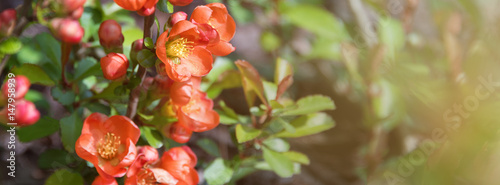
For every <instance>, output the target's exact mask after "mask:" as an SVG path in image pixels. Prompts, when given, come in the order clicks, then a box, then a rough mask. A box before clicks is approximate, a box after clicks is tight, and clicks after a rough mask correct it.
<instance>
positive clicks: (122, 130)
mask: <svg viewBox="0 0 500 185" xmlns="http://www.w3.org/2000/svg"><path fill="white" fill-rule="evenodd" d="M139 136H140V130H139V128H138V127H137V126H136V125H135V124H134V122H132V120H130V119H129V118H127V117H125V116H118V115H117V116H111V117H110V118H108V117H107V116H106V115H104V114H101V113H93V114H91V115H90V116H89V117H87V119H85V121H84V123H83V128H82V134H81V135H80V137H79V138H78V140H77V141H76V145H75V150H76V154H78V156H80V157H81V158H82V159H85V160H87V161H89V162H91V163H92V164H94V166H95V168H96V170H97V172H98V173H99V175H101V176H102V177H103V178H106V179H110V178H113V177H121V176H123V175H125V173H126V172H127V167H128V166H130V165H131V164H132V163H133V162H134V160H135V158H136V155H137V151H136V148H135V144H136V143H137V141H138V140H139Z"/></svg>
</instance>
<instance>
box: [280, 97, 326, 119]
mask: <svg viewBox="0 0 500 185" xmlns="http://www.w3.org/2000/svg"><path fill="white" fill-rule="evenodd" d="M333 109H335V104H334V103H333V101H332V99H330V97H328V96H323V95H311V96H306V97H304V98H301V99H299V100H298V101H297V103H296V105H295V106H294V108H292V109H288V110H286V111H284V112H283V115H286V116H295V115H304V114H310V113H314V112H319V111H324V110H333Z"/></svg>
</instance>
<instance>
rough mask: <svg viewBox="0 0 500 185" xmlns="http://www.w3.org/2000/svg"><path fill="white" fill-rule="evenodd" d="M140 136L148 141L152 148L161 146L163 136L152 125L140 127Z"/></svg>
mask: <svg viewBox="0 0 500 185" xmlns="http://www.w3.org/2000/svg"><path fill="white" fill-rule="evenodd" d="M140 129H141V137H142V138H143V139H146V141H148V143H149V145H151V146H152V147H153V148H160V147H162V146H163V142H162V140H163V138H162V136H161V134H159V133H158V132H157V131H156V129H154V128H152V127H141V128H140Z"/></svg>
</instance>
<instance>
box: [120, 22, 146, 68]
mask: <svg viewBox="0 0 500 185" xmlns="http://www.w3.org/2000/svg"><path fill="white" fill-rule="evenodd" d="M122 33H123V37H124V39H125V40H124V42H123V46H131V45H132V42H134V41H135V40H137V39H142V37H143V34H144V33H143V31H142V29H139V28H137V27H135V26H134V27H124V28H123V32H122ZM124 54H125V55H126V56H128V54H126V53H124ZM153 64H154V63H153Z"/></svg>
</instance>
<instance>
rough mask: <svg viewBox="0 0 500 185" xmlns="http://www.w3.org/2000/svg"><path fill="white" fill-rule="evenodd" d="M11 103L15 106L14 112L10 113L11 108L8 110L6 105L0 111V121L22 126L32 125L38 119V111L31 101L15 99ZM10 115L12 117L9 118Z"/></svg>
mask: <svg viewBox="0 0 500 185" xmlns="http://www.w3.org/2000/svg"><path fill="white" fill-rule="evenodd" d="M13 105H14V106H15V109H13V110H14V111H13V112H14V114H12V111H11V110H12V109H11V110H9V107H7V106H6V107H4V108H3V109H2V110H1V111H0V122H2V123H17V126H19V127H24V126H29V125H33V124H35V123H36V122H37V121H38V120H39V119H40V112H38V110H37V109H36V107H35V104H33V103H32V102H30V101H27V100H24V99H20V100H16V101H15V102H14V103H13ZM9 114H10V115H9ZM11 116H13V118H14V119H11Z"/></svg>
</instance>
